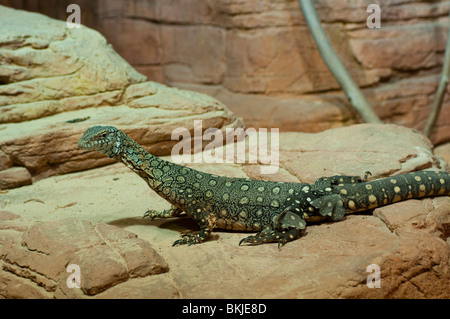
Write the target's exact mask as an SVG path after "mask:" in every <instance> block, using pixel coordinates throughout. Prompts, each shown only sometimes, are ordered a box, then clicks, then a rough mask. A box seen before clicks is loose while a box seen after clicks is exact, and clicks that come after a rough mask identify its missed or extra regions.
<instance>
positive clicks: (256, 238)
mask: <svg viewBox="0 0 450 319" xmlns="http://www.w3.org/2000/svg"><path fill="white" fill-rule="evenodd" d="M303 232H304V229H299V228H289V229H286V230H272V229H271V228H270V227H267V228H265V229H263V230H262V231H260V232H259V233H257V234H256V235H252V236H248V237H246V238H243V239H242V240H241V241H240V242H239V246H240V245H242V244H248V245H260V244H266V243H274V242H275V243H278V248H280V247H281V246H283V245H284V244H286V243H287V242H290V241H293V240H296V239H298V238H300V237H301V236H302V235H303Z"/></svg>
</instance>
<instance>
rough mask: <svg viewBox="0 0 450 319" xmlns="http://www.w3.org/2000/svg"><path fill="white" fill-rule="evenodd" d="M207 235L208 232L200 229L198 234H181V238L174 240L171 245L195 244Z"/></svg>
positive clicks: (203, 239)
mask: <svg viewBox="0 0 450 319" xmlns="http://www.w3.org/2000/svg"><path fill="white" fill-rule="evenodd" d="M207 237H208V234H206V232H203V231H200V232H199V233H198V234H183V235H181V239H178V240H175V242H174V243H173V244H172V247H173V246H176V245H186V244H187V245H188V246H191V245H195V244H199V243H201V242H203V241H205V239H206V238H207Z"/></svg>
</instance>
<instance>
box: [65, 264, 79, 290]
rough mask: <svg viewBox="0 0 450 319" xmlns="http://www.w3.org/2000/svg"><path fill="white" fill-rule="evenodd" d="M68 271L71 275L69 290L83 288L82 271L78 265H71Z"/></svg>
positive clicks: (68, 278) (68, 280)
mask: <svg viewBox="0 0 450 319" xmlns="http://www.w3.org/2000/svg"><path fill="white" fill-rule="evenodd" d="M66 271H67V272H68V273H70V275H69V276H68V277H67V280H66V285H67V288H81V269H80V266H78V265H77V264H70V265H68V266H67V268H66Z"/></svg>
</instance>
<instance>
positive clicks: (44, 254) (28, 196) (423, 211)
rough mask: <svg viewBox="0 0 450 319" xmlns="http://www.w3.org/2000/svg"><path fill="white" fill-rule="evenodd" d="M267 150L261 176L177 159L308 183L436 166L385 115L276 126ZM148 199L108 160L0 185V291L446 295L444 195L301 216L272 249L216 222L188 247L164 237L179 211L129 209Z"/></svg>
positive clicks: (174, 232)
mask: <svg viewBox="0 0 450 319" xmlns="http://www.w3.org/2000/svg"><path fill="white" fill-rule="evenodd" d="M342 136H351V140H350V139H342V138H340V137H342ZM269 140H270V139H269ZM318 141H320V143H319V142H318ZM379 141H385V142H384V143H380V142H379ZM355 145H357V146H358V147H355ZM326 150H328V153H326V152H327V151H326ZM349 150H352V151H351V152H350V151H349ZM280 153H281V155H280V169H279V170H278V172H277V173H276V174H272V175H262V174H261V172H260V169H259V168H260V167H261V166H262V165H255V164H242V165H236V164H209V165H204V164H191V165H190V166H191V167H193V168H196V169H199V170H203V171H206V172H209V173H214V174H219V175H227V176H235V177H244V176H248V177H251V178H263V179H271V180H280V181H291V182H292V181H302V182H313V181H314V179H315V178H317V177H319V176H323V175H328V176H331V175H335V174H350V175H354V174H356V175H361V174H363V173H364V172H365V171H367V170H369V171H371V172H372V174H373V176H372V178H381V177H384V176H387V175H390V174H397V173H406V172H409V171H413V170H418V169H427V168H430V169H431V168H437V167H439V165H440V162H439V161H438V159H437V158H436V157H435V156H434V155H433V153H432V149H431V145H430V144H429V142H428V141H427V140H426V139H424V138H423V137H422V136H421V135H419V134H417V132H415V131H413V130H410V129H406V128H403V127H397V126H394V125H384V126H380V125H356V126H351V127H346V128H339V129H334V130H329V131H326V132H323V133H319V134H302V133H281V134H280ZM311 154H315V157H314V158H316V159H317V160H316V161H312V160H311ZM166 159H168V160H170V158H168V157H167V158H166ZM350 163H352V164H353V165H350ZM295 167H296V168H295ZM150 208H151V209H156V210H162V209H165V208H168V203H167V202H165V201H164V200H163V199H162V198H160V197H159V196H158V195H156V194H155V193H154V192H153V191H151V190H150V189H149V188H148V186H147V185H146V183H145V182H144V181H142V180H141V179H140V178H139V177H138V176H137V175H136V174H135V173H133V172H132V171H131V170H129V169H128V168H127V167H125V166H124V165H123V164H121V163H117V164H114V165H109V166H106V167H102V168H96V169H92V170H89V171H85V172H77V173H72V174H66V175H62V176H53V177H49V178H47V179H43V180H40V181H38V182H36V183H34V184H33V185H29V186H24V187H20V188H16V189H12V190H9V191H7V192H3V193H1V194H0V268H1V269H2V271H0V296H1V297H6V298H16V297H23V298H27V297H38V298H69V297H70V298H449V297H450V288H449V287H450V271H449V261H450V249H449V247H450V246H449V239H448V238H449V235H450V232H449V229H450V228H449V225H450V221H449V216H450V198H448V197H436V198H426V199H423V200H408V201H405V202H400V203H396V204H394V205H390V206H386V207H382V208H378V209H375V210H374V212H373V214H371V213H369V212H366V213H359V214H352V215H349V216H347V217H346V219H345V220H344V221H341V222H335V223H323V224H313V225H309V226H308V228H307V231H306V234H305V236H304V237H302V238H300V239H299V240H296V241H293V242H290V243H288V244H286V245H285V246H283V247H282V249H281V250H278V248H277V245H276V244H273V245H270V244H268V245H262V246H259V247H252V246H241V247H239V246H238V242H239V241H240V240H241V239H242V238H244V237H246V236H248V233H240V232H229V231H220V230H217V231H215V232H213V236H212V238H211V239H210V240H208V241H207V242H205V243H202V244H200V245H194V246H190V247H186V246H177V247H171V245H172V243H173V242H174V241H175V240H177V239H178V238H179V236H180V234H181V233H182V232H186V231H196V230H198V226H197V225H196V224H195V223H194V222H193V221H192V220H191V219H189V218H183V217H179V218H171V219H166V220H161V219H159V220H153V221H151V220H148V219H142V215H143V214H144V212H145V211H146V210H147V209H150ZM70 264H76V265H79V267H80V272H81V288H80V289H78V288H69V287H68V285H67V279H68V278H69V276H70V275H71V273H68V272H67V267H68V266H69V265H70ZM370 265H377V266H378V267H379V269H380V275H381V281H380V284H381V286H380V288H369V287H368V286H367V280H368V278H369V276H370V275H371V274H372V272H368V267H369V266H370Z"/></svg>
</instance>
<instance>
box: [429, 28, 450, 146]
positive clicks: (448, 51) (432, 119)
mask: <svg viewBox="0 0 450 319" xmlns="http://www.w3.org/2000/svg"><path fill="white" fill-rule="evenodd" d="M449 76H450V27H449V29H448V36H447V46H446V48H445V55H444V65H443V67H442V74H441V80H440V81H439V86H438V89H437V91H436V96H435V98H434V102H433V106H432V107H431V113H430V116H429V117H428V120H427V123H426V124H425V128H424V129H423V134H424V135H425V136H427V137H430V136H431V132H433V127H434V124H436V121H437V118H438V116H439V113H440V112H441V107H442V102H443V101H444V96H445V91H446V90H447V85H448V78H449Z"/></svg>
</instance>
